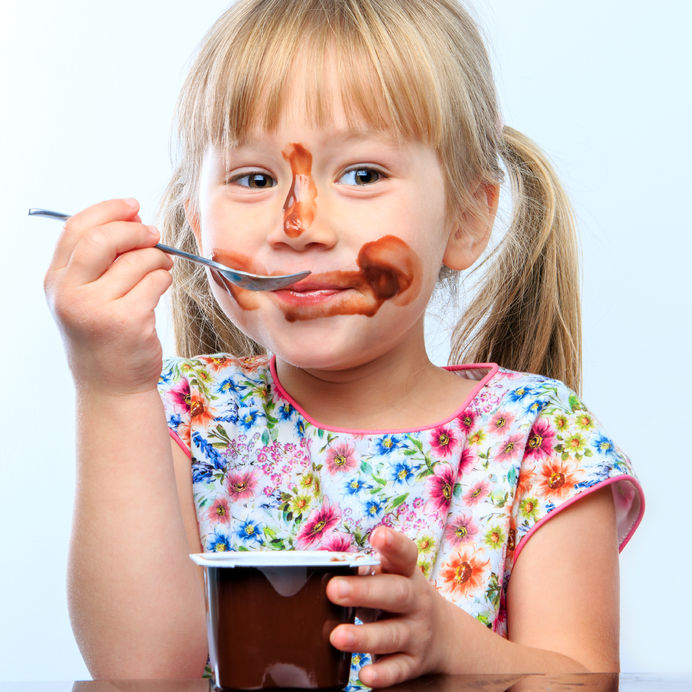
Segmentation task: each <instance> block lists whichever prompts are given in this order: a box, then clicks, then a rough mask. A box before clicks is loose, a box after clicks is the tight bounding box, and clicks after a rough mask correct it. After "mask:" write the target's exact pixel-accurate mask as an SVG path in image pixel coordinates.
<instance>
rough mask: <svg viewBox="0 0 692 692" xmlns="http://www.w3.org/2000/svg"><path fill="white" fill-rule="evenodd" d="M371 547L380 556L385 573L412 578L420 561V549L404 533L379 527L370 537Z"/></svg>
mask: <svg viewBox="0 0 692 692" xmlns="http://www.w3.org/2000/svg"><path fill="white" fill-rule="evenodd" d="M370 545H371V546H372V547H373V548H374V549H375V550H376V551H377V552H378V553H379V554H380V560H381V567H382V571H383V572H389V573H390V574H401V575H403V576H404V577H410V576H411V575H412V574H413V573H414V571H415V569H416V562H417V560H418V547H417V546H416V544H415V543H414V542H413V541H412V540H411V539H410V538H408V537H407V536H404V534H403V533H399V532H398V531H395V530H394V529H390V528H389V527H387V526H378V527H377V528H376V529H375V530H374V531H373V532H372V534H371V535H370Z"/></svg>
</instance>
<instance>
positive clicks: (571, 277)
mask: <svg viewBox="0 0 692 692" xmlns="http://www.w3.org/2000/svg"><path fill="white" fill-rule="evenodd" d="M500 154H501V156H502V159H503V160H504V162H505V166H506V168H507V171H508V174H509V178H510V183H511V189H512V195H513V200H514V211H513V218H512V223H511V225H510V228H509V230H508V231H507V234H506V236H505V237H504V238H503V240H502V242H501V243H500V245H499V246H498V247H497V248H496V249H495V251H494V252H493V254H492V255H491V257H489V258H488V260H486V261H490V266H489V268H488V269H487V270H486V272H487V275H486V276H485V277H484V280H483V282H482V284H481V285H480V286H479V287H478V291H477V293H476V296H475V298H474V299H473V301H472V302H471V304H470V306H469V307H468V309H467V310H466V311H465V314H464V316H463V318H462V320H461V321H460V323H459V324H458V325H457V327H456V329H455V330H454V333H453V335H452V351H451V356H450V362H462V361H467V362H496V363H499V364H500V365H501V366H503V367H506V368H510V369H512V370H519V371H524V372H535V373H540V374H542V375H546V376H548V377H552V378H555V379H559V380H562V381H563V382H565V383H566V384H567V385H568V386H570V387H571V388H572V389H574V390H575V391H577V392H578V391H579V390H580V388H581V373H582V353H581V308H580V291H579V261H578V248H577V237H576V230H575V223H574V216H573V212H572V209H571V207H570V204H569V202H568V200H567V196H566V194H565V192H564V190H563V189H562V187H561V186H560V183H559V182H558V180H557V176H556V175H555V172H554V170H553V169H552V167H551V165H550V163H549V162H548V161H547V159H546V158H545V156H544V155H543V153H542V152H541V151H540V150H539V149H538V147H537V146H536V145H535V144H534V143H533V142H532V141H531V140H530V139H528V138H527V137H525V136H524V135H522V134H521V133H520V132H518V131H517V130H514V129H512V128H509V127H504V128H503V130H502V142H501V144H500ZM484 264H485V263H484Z"/></svg>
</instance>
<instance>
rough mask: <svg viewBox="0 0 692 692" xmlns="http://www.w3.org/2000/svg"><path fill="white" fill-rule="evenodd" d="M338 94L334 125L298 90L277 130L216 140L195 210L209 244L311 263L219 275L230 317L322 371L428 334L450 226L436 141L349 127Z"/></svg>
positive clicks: (246, 261) (258, 264)
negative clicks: (234, 282)
mask: <svg viewBox="0 0 692 692" xmlns="http://www.w3.org/2000/svg"><path fill="white" fill-rule="evenodd" d="M297 93H302V92H300V90H297ZM332 93H337V92H336V90H332ZM333 106H334V108H333V113H334V118H333V120H332V122H331V124H330V126H329V127H328V128H317V127H315V126H313V125H311V124H310V122H309V121H308V120H307V119H306V118H305V117H304V114H303V113H304V108H303V101H302V99H294V100H290V99H289V103H288V104H287V107H286V109H285V113H284V115H283V117H282V120H281V122H280V124H279V126H278V128H277V129H276V131H273V132H257V133H256V134H255V135H254V136H252V137H251V138H249V139H248V140H247V141H244V142H242V143H241V144H240V145H239V146H238V147H236V148H235V149H233V150H232V151H231V152H229V153H228V154H227V156H225V157H224V155H223V152H221V151H219V150H217V149H215V148H212V147H210V148H209V149H208V151H207V153H206V156H205V159H204V163H203V167H202V174H201V181H200V189H199V198H198V209H199V215H198V216H196V217H194V218H191V221H192V225H193V228H194V229H195V232H196V235H197V239H198V242H199V244H200V250H201V252H202V253H203V254H204V255H205V256H207V257H211V258H213V259H215V260H217V261H219V262H221V263H223V264H227V265H229V266H231V267H234V268H237V269H243V270H247V271H251V272H254V273H259V274H288V273H292V272H298V271H302V270H306V269H307V270H310V271H311V272H312V274H311V275H310V276H309V277H308V278H307V279H304V280H303V281H301V282H300V283H299V284H296V285H295V286H293V287H290V288H289V289H285V290H281V291H276V292H272V293H269V292H253V291H247V290H244V289H239V288H237V287H235V286H231V285H230V284H226V283H225V282H224V281H223V280H222V279H221V278H220V277H219V276H218V274H214V273H213V272H212V273H211V285H212V289H213V292H214V295H215V297H216V298H217V300H218V301H219V303H220V305H221V306H222V308H223V309H224V311H225V312H226V313H227V314H228V315H229V317H230V318H231V319H232V320H233V322H234V323H235V324H236V325H238V326H239V327H240V328H241V329H242V330H243V331H244V332H246V333H247V334H249V335H250V336H252V337H253V338H254V339H255V340H256V341H258V342H259V343H261V344H263V345H264V346H265V347H266V348H267V349H269V350H270V351H272V352H273V353H275V354H276V355H277V356H278V357H279V358H281V359H283V360H285V361H287V362H289V363H292V364H294V365H296V366H298V367H304V368H317V369H327V370H336V369H345V368H349V367H354V366H357V365H362V364H363V363H366V362H370V361H372V360H374V359H376V358H378V357H381V356H383V355H385V354H387V353H389V352H391V351H392V350H393V349H397V348H402V347H403V348H406V347H407V346H413V345H414V344H415V345H416V347H420V345H421V344H422V334H423V315H424V311H425V308H426V305H427V303H428V299H429V297H430V294H431V292H432V290H433V288H434V285H435V282H436V280H437V277H438V273H439V270H440V267H441V266H442V263H443V258H444V255H445V251H446V248H447V245H448V242H449V240H450V237H453V236H454V230H455V229H454V228H453V227H452V226H451V225H450V224H449V223H448V221H447V215H446V207H445V184H444V178H443V174H442V169H441V166H440V164H439V161H438V159H437V156H436V154H435V152H434V150H433V149H432V148H431V147H429V146H427V145H425V144H422V143H419V142H406V143H405V144H401V143H397V142H396V141H395V140H394V138H393V137H391V136H390V135H389V134H388V133H386V132H385V133H383V132H374V131H372V130H368V129H367V128H364V129H362V130H354V129H352V128H349V127H348V126H347V122H346V118H345V116H344V115H343V111H342V110H341V109H340V107H339V104H338V103H335V104H333Z"/></svg>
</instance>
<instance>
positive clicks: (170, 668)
mask: <svg viewBox="0 0 692 692" xmlns="http://www.w3.org/2000/svg"><path fill="white" fill-rule="evenodd" d="M77 406H78V422H77V426H78V430H77V433H78V460H77V493H76V498H75V514H74V525H73V532H72V542H71V551H70V561H69V601H70V615H71V619H72V624H73V629H74V631H75V635H76V637H77V640H78V642H79V644H80V648H81V650H82V653H83V655H84V657H85V660H86V661H87V664H88V666H89V668H90V670H91V672H92V674H93V675H94V677H111V678H124V677H130V678H135V677H140V678H148V677H178V678H184V677H195V676H198V675H200V674H201V672H202V668H203V666H204V660H205V657H206V637H205V624H204V603H203V597H202V593H201V589H200V583H199V579H198V575H197V572H196V567H195V566H194V564H193V563H192V562H191V561H190V560H189V558H188V553H189V546H188V543H187V540H186V536H185V531H184V526H183V520H182V517H181V512H180V506H179V502H178V497H177V491H176V484H175V476H174V471H173V463H172V459H171V450H170V441H169V436H168V431H167V427H166V424H165V417H164V413H163V408H162V404H161V401H160V399H159V396H158V393H157V392H156V390H155V389H152V390H151V391H148V392H144V393H141V394H136V395H131V396H122V397H117V396H113V397H110V396H107V395H103V394H93V393H88V392H83V391H82V392H78V397H77Z"/></svg>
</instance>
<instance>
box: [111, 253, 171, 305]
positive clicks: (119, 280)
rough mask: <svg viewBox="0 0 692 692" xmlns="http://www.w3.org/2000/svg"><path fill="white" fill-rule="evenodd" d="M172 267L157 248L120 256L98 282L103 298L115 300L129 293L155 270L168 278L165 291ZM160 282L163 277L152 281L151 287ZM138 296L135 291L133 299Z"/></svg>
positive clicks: (168, 258) (168, 259)
mask: <svg viewBox="0 0 692 692" xmlns="http://www.w3.org/2000/svg"><path fill="white" fill-rule="evenodd" d="M172 266H173V260H172V259H171V258H170V257H169V256H168V255H167V254H166V253H165V252H163V251H162V250H158V249H157V248H146V249H143V250H132V251H131V252H126V253H124V254H122V255H120V256H119V257H118V258H117V259H116V260H115V262H113V264H112V265H111V266H110V267H109V268H108V270H107V271H106V273H105V274H103V276H102V277H101V278H100V280H99V282H100V283H101V287H102V290H103V293H104V296H106V297H107V298H109V299H112V300H117V299H118V298H121V297H123V296H125V295H127V294H128V293H130V292H131V291H132V290H133V289H134V288H135V286H137V285H138V284H140V282H141V281H143V280H144V279H146V278H147V277H148V276H149V274H151V273H157V270H164V274H166V275H167V276H168V279H167V283H166V286H165V288H164V289H163V290H164V291H165V290H166V288H168V286H169V285H170V274H169V273H168V272H169V270H170V269H171V268H172ZM162 281H163V277H162V276H159V277H158V278H157V279H154V280H153V285H155V286H156V285H159V284H160V283H161V282H162ZM162 292H163V291H162ZM138 295H139V291H135V295H134V296H133V297H135V296H138Z"/></svg>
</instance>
